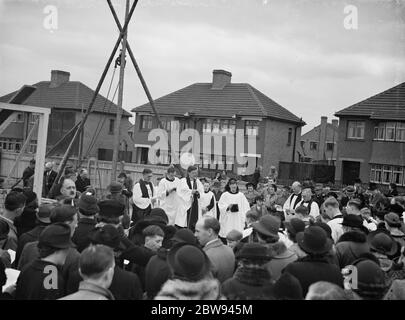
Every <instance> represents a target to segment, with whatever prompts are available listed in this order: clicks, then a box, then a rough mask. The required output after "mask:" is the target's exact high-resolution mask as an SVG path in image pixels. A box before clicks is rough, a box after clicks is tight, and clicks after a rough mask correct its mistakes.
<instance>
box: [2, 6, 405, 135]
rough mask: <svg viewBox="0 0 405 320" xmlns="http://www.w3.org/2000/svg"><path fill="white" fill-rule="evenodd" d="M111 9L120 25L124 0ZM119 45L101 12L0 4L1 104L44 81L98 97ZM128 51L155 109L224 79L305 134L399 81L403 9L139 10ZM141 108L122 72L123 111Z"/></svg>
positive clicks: (404, 49)
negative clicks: (73, 85) (256, 94)
mask: <svg viewBox="0 0 405 320" xmlns="http://www.w3.org/2000/svg"><path fill="white" fill-rule="evenodd" d="M131 2H132V1H131ZM113 3H114V4H115V6H116V9H117V12H118V14H119V17H120V18H121V19H122V18H123V16H124V9H125V0H115V1H113ZM47 5H54V6H55V7H56V9H57V13H58V19H57V29H55V30H53V29H49V26H50V24H49V22H50V20H49V19H48V20H47V16H49V14H46V13H44V12H43V10H44V8H45V7H46V6H47ZM347 5H355V6H356V7H357V9H358V29H357V30H353V29H351V30H347V29H346V28H345V27H344V23H343V22H344V19H345V17H346V16H347V15H348V14H345V13H344V8H345V6H347ZM44 21H45V25H44ZM47 22H48V24H46V23H47ZM46 26H48V28H47V27H46ZM117 36H118V31H117V28H116V26H115V23H114V20H113V18H112V15H111V13H110V11H109V8H108V5H107V3H106V1H104V0H81V1H79V0H59V1H51V0H49V1H45V0H0V95H3V94H6V93H9V92H11V91H13V90H16V89H18V88H19V87H21V85H23V84H33V83H35V82H38V81H46V80H49V79H50V71H51V70H52V69H59V70H65V71H69V72H70V73H71V80H76V81H81V82H83V83H85V84H86V85H88V86H90V87H92V88H93V89H94V88H95V87H96V85H97V82H98V80H99V78H100V76H101V73H102V70H103V68H104V65H105V63H106V62H107V59H108V56H109V55H110V53H111V50H112V48H113V45H114V43H115V41H116V39H117ZM129 42H130V44H131V46H132V49H133V51H134V53H135V57H136V59H137V61H138V63H139V66H140V68H141V70H142V72H143V75H144V77H145V80H146V82H147V84H148V86H149V89H150V91H151V93H152V96H153V97H154V98H158V97H160V96H162V95H164V94H167V93H170V92H173V91H175V90H178V89H180V88H183V87H185V86H187V85H189V84H191V83H194V82H210V81H211V80H212V70H213V69H225V70H228V71H230V72H232V82H247V83H250V84H251V85H252V86H254V87H256V88H257V89H259V90H260V91H262V92H263V93H264V94H266V95H267V96H269V97H270V98H272V99H273V100H275V101H276V102H278V103H279V104H281V105H282V106H284V107H285V108H287V109H288V110H290V111H291V112H293V113H294V114H296V115H297V116H299V117H302V118H303V120H304V121H305V122H306V123H307V125H306V126H305V127H304V129H303V131H304V132H306V131H308V130H310V129H312V128H313V127H314V126H316V125H317V124H318V123H319V122H320V117H321V116H322V115H326V116H328V118H329V121H330V120H331V117H332V116H333V114H334V113H335V112H336V111H338V110H340V109H343V108H345V107H347V106H349V105H351V104H353V103H356V102H359V101H360V100H362V99H365V98H368V97H369V96H371V95H374V94H376V93H379V92H381V91H383V90H386V89H388V88H390V87H392V86H394V85H397V84H399V83H401V82H404V81H405V59H404V57H405V1H402V0H396V1H388V0H387V1H374V0H367V1H365V0H356V1H351V0H350V1H341V0H327V1H326V0H322V1H321V0H319V1H317V0H312V1H309V0H280V1H276V0H267V1H266V0H140V1H139V4H138V6H137V8H136V9H135V12H134V15H133V19H132V21H131V24H130V27H129ZM128 62H129V58H128ZM117 74H118V73H117ZM110 77H111V71H110V72H109V74H108V77H107V80H108V81H106V82H105V84H104V86H103V88H102V91H101V93H102V94H104V95H105V94H106V92H107V87H108V83H109V81H110ZM117 78H118V77H117ZM145 102H147V99H146V96H145V94H144V92H143V89H142V87H141V85H140V83H139V80H138V78H137V75H136V72H135V70H134V68H133V67H132V65H131V64H130V63H128V64H127V68H126V74H125V91H124V108H125V109H126V110H128V111H129V110H130V109H131V108H133V107H136V106H139V105H141V104H143V103H145Z"/></svg>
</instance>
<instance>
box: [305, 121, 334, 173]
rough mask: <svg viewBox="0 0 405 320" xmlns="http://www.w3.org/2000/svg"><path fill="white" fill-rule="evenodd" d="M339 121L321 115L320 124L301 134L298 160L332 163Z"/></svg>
mask: <svg viewBox="0 0 405 320" xmlns="http://www.w3.org/2000/svg"><path fill="white" fill-rule="evenodd" d="M338 127H339V121H338V120H336V119H333V120H332V123H328V117H321V124H320V125H318V126H316V127H314V128H313V129H312V130H310V131H308V132H307V133H305V134H303V135H302V136H301V142H300V143H301V144H300V150H301V154H300V161H302V162H313V163H319V164H329V165H334V164H335V161H336V154H337V141H338Z"/></svg>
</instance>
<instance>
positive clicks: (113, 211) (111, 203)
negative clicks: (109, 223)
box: [98, 199, 125, 218]
mask: <svg viewBox="0 0 405 320" xmlns="http://www.w3.org/2000/svg"><path fill="white" fill-rule="evenodd" d="M98 207H99V208H100V212H99V215H100V216H102V217H105V218H119V217H120V216H122V215H123V214H124V211H125V205H124V204H123V203H121V202H120V201H118V200H114V199H109V200H103V201H100V202H99V203H98Z"/></svg>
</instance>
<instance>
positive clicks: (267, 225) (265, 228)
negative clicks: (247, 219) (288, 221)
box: [252, 214, 281, 239]
mask: <svg viewBox="0 0 405 320" xmlns="http://www.w3.org/2000/svg"><path fill="white" fill-rule="evenodd" d="M280 224H281V221H280V219H279V218H277V217H275V216H272V215H269V214H266V215H264V216H262V217H261V218H260V220H259V221H257V222H254V223H252V227H253V229H254V230H256V231H257V232H259V233H261V234H264V235H265V236H269V237H274V238H276V239H279V235H278V230H279V229H280Z"/></svg>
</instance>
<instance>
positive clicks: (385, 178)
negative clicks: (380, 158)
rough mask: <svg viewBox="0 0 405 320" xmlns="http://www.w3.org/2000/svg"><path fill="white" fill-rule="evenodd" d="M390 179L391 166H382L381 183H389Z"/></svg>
mask: <svg viewBox="0 0 405 320" xmlns="http://www.w3.org/2000/svg"><path fill="white" fill-rule="evenodd" d="M391 178H392V168H391V166H384V167H383V178H382V183H385V184H388V183H391Z"/></svg>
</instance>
